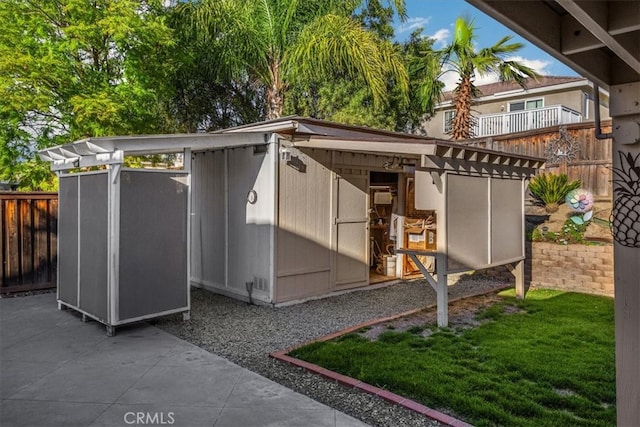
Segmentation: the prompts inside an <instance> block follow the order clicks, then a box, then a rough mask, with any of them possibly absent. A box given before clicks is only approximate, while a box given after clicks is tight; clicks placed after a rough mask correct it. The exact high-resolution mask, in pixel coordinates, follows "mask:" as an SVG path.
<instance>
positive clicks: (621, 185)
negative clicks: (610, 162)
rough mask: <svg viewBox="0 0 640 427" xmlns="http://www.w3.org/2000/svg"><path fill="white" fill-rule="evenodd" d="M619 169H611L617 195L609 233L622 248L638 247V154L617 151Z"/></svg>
mask: <svg viewBox="0 0 640 427" xmlns="http://www.w3.org/2000/svg"><path fill="white" fill-rule="evenodd" d="M618 154H619V155H620V167H619V168H613V173H614V174H615V176H616V178H617V179H614V180H613V184H614V190H615V192H616V193H617V194H616V196H617V197H616V198H615V200H614V202H613V210H612V211H611V231H612V232H613V237H614V239H615V240H616V241H617V242H618V243H620V244H621V245H624V246H630V247H635V248H639V247H640V154H638V155H636V156H635V157H634V156H632V155H631V153H623V152H622V151H619V152H618Z"/></svg>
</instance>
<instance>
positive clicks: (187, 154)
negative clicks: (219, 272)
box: [182, 148, 192, 322]
mask: <svg viewBox="0 0 640 427" xmlns="http://www.w3.org/2000/svg"><path fill="white" fill-rule="evenodd" d="M182 156H183V157H182V169H183V170H184V171H185V172H187V311H186V312H184V313H182V320H183V321H185V322H186V321H188V320H190V319H191V197H192V195H191V149H190V148H185V149H184V152H183V154H182Z"/></svg>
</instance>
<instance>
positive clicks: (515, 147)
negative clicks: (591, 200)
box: [466, 121, 613, 197]
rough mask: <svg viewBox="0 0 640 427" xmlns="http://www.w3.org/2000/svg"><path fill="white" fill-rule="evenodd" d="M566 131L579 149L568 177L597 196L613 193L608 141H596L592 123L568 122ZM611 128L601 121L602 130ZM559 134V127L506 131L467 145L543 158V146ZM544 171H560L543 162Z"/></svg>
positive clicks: (472, 141) (567, 166) (569, 168)
mask: <svg viewBox="0 0 640 427" xmlns="http://www.w3.org/2000/svg"><path fill="white" fill-rule="evenodd" d="M567 131H568V133H569V135H570V137H571V138H573V139H574V140H575V143H576V144H577V146H578V148H579V150H578V154H577V158H576V159H575V160H573V161H571V162H569V163H568V164H567V165H566V167H565V168H564V170H563V172H564V173H566V174H567V175H568V176H569V178H571V179H579V180H580V181H582V186H583V187H584V188H586V189H588V190H590V191H591V192H592V193H593V194H594V195H595V196H597V197H611V196H612V194H613V191H612V185H611V181H612V179H613V176H612V173H611V166H612V159H611V140H610V139H606V140H599V139H597V138H596V137H595V132H594V125H593V123H580V124H575V125H567ZM610 131H611V122H610V121H607V122H606V123H603V132H610ZM558 137H559V126H555V127H553V128H546V129H544V130H535V131H529V132H522V133H519V134H507V135H499V136H493V137H489V138H478V139H475V140H470V141H468V142H466V144H469V145H472V146H476V147H486V148H493V149H494V150H498V151H504V152H508V153H517V154H524V155H528V156H534V157H541V158H546V153H545V149H546V147H547V145H548V143H550V142H551V141H553V140H554V139H557V138H558ZM545 170H546V171H547V172H553V173H560V166H559V165H554V164H549V163H547V164H546V165H545Z"/></svg>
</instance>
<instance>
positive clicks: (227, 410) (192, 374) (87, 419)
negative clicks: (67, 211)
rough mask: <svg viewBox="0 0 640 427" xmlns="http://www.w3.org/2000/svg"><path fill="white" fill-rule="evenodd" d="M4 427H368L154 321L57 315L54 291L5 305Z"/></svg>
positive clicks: (1, 340)
mask: <svg viewBox="0 0 640 427" xmlns="http://www.w3.org/2000/svg"><path fill="white" fill-rule="evenodd" d="M0 347H1V350H0V351H1V352H0V398H1V399H2V402H1V407H0V425H2V426H29V427H37V426H47V427H48V426H92V427H93V426H127V425H174V426H188V427H195V426H210V427H211V426H215V427H223V426H239V427H240V426H242V427H245V426H247V427H249V426H278V427H280V426H292V427H293V426H295V427H304V426H335V427H351V426H353V427H356V426H364V425H365V424H363V423H361V422H360V421H358V420H356V419H354V418H352V417H350V416H347V415H345V414H343V413H341V412H338V411H336V410H334V409H332V408H330V407H328V406H325V405H322V404H320V403H318V402H316V401H314V400H312V399H310V398H308V397H306V396H303V395H301V394H299V393H295V392H293V391H292V390H289V389H287V388H285V387H283V386H281V385H279V384H277V383H274V382H273V381H270V380H268V379H266V378H264V377H262V376H260V375H258V374H255V373H253V372H251V371H248V370H247V369H244V368H241V367H239V366H237V365H235V364H233V363H231V362H229V361H228V360H226V359H223V358H221V357H218V356H216V355H213V354H211V353H208V352H207V351H205V350H203V349H201V348H199V347H196V346H194V345H192V344H189V343H187V342H185V341H182V340H180V339H179V338H177V337H175V336H173V335H170V334H168V333H166V332H164V331H161V330H159V329H157V328H155V327H153V326H149V325H147V324H140V325H134V326H130V327H126V328H122V329H119V330H118V334H117V335H116V336H115V337H113V338H108V337H107V336H106V334H105V329H104V326H102V325H100V324H98V323H96V322H89V323H83V322H82V321H81V318H80V315H78V314H77V313H75V312H73V311H58V310H57V305H56V301H55V294H42V295H34V296H28V297H20V298H5V299H0Z"/></svg>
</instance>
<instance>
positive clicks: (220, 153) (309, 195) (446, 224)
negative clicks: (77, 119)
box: [40, 117, 543, 325]
mask: <svg viewBox="0 0 640 427" xmlns="http://www.w3.org/2000/svg"><path fill="white" fill-rule="evenodd" d="M168 152H183V153H184V156H185V157H184V159H185V160H184V165H185V166H184V170H182V171H157V170H156V171H151V172H149V171H141V170H131V169H127V168H124V167H123V159H124V156H127V155H134V154H154V153H168ZM40 156H41V157H42V158H43V159H46V160H49V161H50V162H51V164H52V169H53V170H56V171H58V172H59V175H60V183H61V186H60V187H61V195H62V193H63V191H66V188H67V187H68V185H67V182H69V180H74V181H73V184H72V185H71V186H70V187H75V186H76V185H80V187H79V188H82V185H83V184H82V182H83V181H87V182H88V181H94V180H97V179H98V178H95V176H96V174H95V173H93V172H80V173H71V172H70V171H72V170H74V169H75V168H78V167H83V166H93V165H97V164H103V165H107V171H102V172H99V173H98V175H97V176H101V175H100V173H102V174H106V175H105V178H104V185H106V186H108V187H109V188H111V189H112V190H110V191H111V192H108V194H107V195H104V196H103V199H102V201H101V203H99V204H98V203H93V201H90V200H89V198H91V197H95V196H92V195H91V193H86V192H83V193H82V194H81V195H80V194H75V193H74V194H73V197H62V196H61V198H60V215H61V227H60V234H61V235H60V237H59V242H60V245H61V247H64V248H65V249H70V250H64V251H60V256H59V263H60V266H61V267H62V268H60V269H59V272H60V273H59V277H58V280H59V290H58V300H59V302H60V304H63V305H68V306H71V307H73V308H76V309H82V305H78V300H77V299H74V298H75V296H74V295H77V293H78V292H79V294H80V295H81V296H82V295H83V293H84V290H83V287H84V286H86V285H85V284H84V283H83V280H80V279H79V278H78V277H76V276H74V275H73V274H72V275H71V276H68V275H66V274H65V266H66V263H70V264H71V266H72V267H71V270H73V269H74V268H76V269H79V270H80V271H81V272H82V271H83V265H84V263H85V262H89V261H88V259H86V258H90V259H93V258H94V257H97V258H100V259H101V260H102V261H101V262H102V263H106V264H107V266H110V267H109V268H107V269H106V270H105V269H104V268H102V269H101V270H99V271H96V273H95V275H97V276H100V277H101V279H100V280H102V281H106V282H108V283H109V286H110V289H112V290H115V289H117V290H119V294H120V301H119V304H121V305H127V304H134V305H136V304H138V301H141V300H145V298H148V297H149V293H153V292H154V289H155V288H154V287H155V286H161V285H160V284H159V283H158V281H157V280H156V278H155V277H156V276H153V275H151V274H149V273H146V272H151V271H154V270H155V269H158V270H157V271H161V270H162V269H163V268H164V269H172V268H170V267H169V266H171V265H172V264H171V262H169V258H172V257H179V254H178V252H180V251H182V253H184V254H185V257H186V258H185V259H186V260H185V268H184V274H182V273H181V275H180V276H181V278H178V277H173V276H171V279H167V282H169V281H173V282H172V283H173V284H172V285H169V284H168V283H166V284H165V285H164V286H175V287H177V288H180V289H183V290H185V291H184V292H186V289H188V286H189V285H191V286H196V287H201V288H205V289H208V290H211V291H214V292H218V293H222V294H225V295H228V296H231V297H234V298H238V299H242V300H247V301H252V302H257V303H265V304H283V303H291V302H296V301H301V300H304V299H308V298H313V297H319V296H324V295H327V294H331V293H334V292H337V291H343V290H346V289H352V288H360V287H366V286H368V285H370V284H372V283H378V282H380V281H385V280H393V279H398V278H402V277H413V276H415V275H416V274H418V275H419V274H421V273H422V274H424V275H425V277H427V279H428V281H429V283H430V284H431V285H432V286H433V287H434V288H435V289H436V291H437V292H438V312H439V317H438V320H439V324H441V325H446V323H447V310H446V306H447V289H446V278H447V275H448V274H451V273H454V272H462V271H468V270H475V269H480V268H487V267H491V266H497V265H509V266H511V267H512V269H513V271H514V272H515V273H516V285H517V289H518V293H519V295H521V296H522V295H523V293H524V287H523V280H522V273H523V272H522V264H523V263H522V261H523V260H524V257H525V252H524V194H525V191H526V180H527V179H528V178H530V177H531V176H532V175H534V174H535V172H536V170H537V168H539V167H540V166H541V165H542V163H543V160H542V159H539V158H533V157H527V156H520V155H517V154H512V153H502V152H496V151H491V150H486V149H481V148H476V147H470V146H465V145H461V144H458V143H452V142H447V141H442V140H435V139H430V138H425V137H421V136H417V135H409V134H402V133H396V132H388V131H379V130H373V129H368V128H363V127H356V126H346V125H341V124H336V123H331V122H326V121H321V120H315V119H309V118H300V117H285V118H281V119H277V120H272V121H268V122H262V123H257V124H252V125H247V126H241V127H237V128H232V129H227V130H223V131H218V132H215V133H207V134H204V133H203V134H185V135H179V134H176V135H156V136H130V137H102V138H89V139H86V140H83V141H78V142H75V143H72V144H67V145H64V146H59V147H54V148H49V149H45V150H42V151H41V152H40ZM145 174H153V175H158V176H159V177H164V178H157V180H152V179H147V180H145V181H144V183H140V184H139V185H134V184H132V185H133V186H132V187H131V188H129V189H128V190H126V192H125V191H123V188H124V187H123V186H125V185H127V186H128V185H129V181H130V182H131V183H135V182H136V179H135V178H132V177H138V176H140V177H142V176H144V177H146V176H147V175H145ZM176 174H182V175H181V177H183V178H185V179H182V178H181V179H180V182H183V183H184V185H185V188H186V189H185V190H184V191H185V193H182V194H186V195H187V196H186V197H183V198H178V199H179V200H177V199H172V198H171V197H167V198H165V199H162V200H161V199H160V198H156V199H154V202H153V203H151V204H150V205H146V204H145V203H146V202H145V198H146V197H147V196H146V195H147V194H150V193H154V192H159V193H163V191H164V190H163V187H166V186H170V185H169V184H171V182H176V181H175V178H176V176H174V175H176ZM91 177H92V178H91ZM167 177H168V179H167ZM78 183H79V184H78ZM117 186H120V187H121V188H120V190H117V188H116V187H117ZM165 190H166V188H165ZM85 194H86V196H85ZM163 194H164V193H163ZM83 204H85V205H86V204H88V205H90V210H89V212H90V213H91V216H92V217H96V216H100V215H102V217H106V218H107V219H108V218H110V216H109V215H113V213H114V212H118V215H120V222H119V223H117V222H113V221H116V220H115V219H111V221H112V223H111V225H110V226H109V227H111V228H107V230H111V231H112V232H110V233H108V234H109V243H108V248H107V251H106V252H104V251H102V252H99V253H96V254H91V255H86V257H85V258H83V257H82V256H78V254H79V253H85V251H84V249H83V246H84V245H86V242H85V241H84V240H83V239H82V238H78V237H77V236H76V235H75V234H74V232H73V230H74V229H80V230H81V231H82V232H83V233H84V234H81V235H87V233H91V231H89V230H88V229H87V230H84V229H83V228H82V227H83V225H82V224H81V225H80V226H79V227H78V226H76V223H75V222H74V221H77V219H74V220H73V221H71V223H72V225H71V227H70V229H71V230H69V229H68V228H65V227H66V226H65V224H67V223H66V222H64V218H62V217H65V216H67V217H73V216H74V215H75V214H74V212H80V215H82V209H78V208H77V206H78V205H80V206H82V205H83ZM181 209H184V215H182V216H180V215H178V214H177V213H176V214H174V215H173V216H170V215H168V214H167V215H166V216H164V215H163V214H160V215H157V216H154V218H156V217H157V218H158V220H154V221H147V222H146V223H145V221H141V220H140V219H141V218H140V217H142V218H143V217H144V215H141V214H140V212H143V211H144V210H153V211H154V212H160V213H162V212H165V211H167V212H169V211H173V210H177V211H180V210H181ZM132 211H135V212H138V213H137V214H134V213H133V212H132ZM109 212H111V213H109ZM187 213H188V215H187ZM127 216H134V217H138V220H137V222H136V228H128V229H127V231H126V232H125V226H128V225H126V224H128V221H129V219H126V218H125V217H127ZM123 218H125V219H123ZM182 218H184V222H183V221H182ZM81 223H82V221H81ZM183 224H184V225H183ZM83 230H84V231H83ZM118 230H120V231H119V232H118ZM176 230H183V231H184V233H185V234H184V237H185V238H184V239H182V237H181V234H180V233H182V231H180V232H178V231H176ZM158 233H168V234H169V235H170V236H167V239H166V240H165V241H164V242H159V241H153V239H152V237H153V236H154V235H155V234H158ZM89 235H90V234H89ZM133 236H135V237H133ZM183 240H184V243H182V242H183ZM145 242H146V243H145ZM64 245H70V247H69V248H67V247H66V246H64ZM74 245H75V247H76V249H75V250H73V248H71V246H74ZM145 245H146V246H145ZM168 249H171V251H169V250H168ZM107 253H110V254H111V258H109V259H119V260H120V263H119V265H120V268H122V265H124V264H127V265H131V264H132V263H135V264H136V265H137V267H136V268H133V269H131V271H129V273H131V277H128V276H126V274H124V275H123V273H122V271H121V272H120V274H115V273H114V270H113V268H114V266H113V265H110V264H109V263H112V261H108V260H105V257H106V256H107ZM125 260H126V262H125ZM92 262H94V261H92ZM128 268H130V267H128ZM181 271H182V270H181ZM127 274H128V273H127ZM167 277H169V276H167ZM70 284H71V285H70ZM67 286H71V288H72V289H75V291H73V290H70V291H67ZM128 288H131V289H137V290H136V291H133V290H131V291H130V292H127V291H126V290H125V289H128ZM96 291H97V292H103V289H102V288H98V289H97V290H96V289H94V290H89V289H87V291H86V292H89V293H91V292H96ZM67 292H69V294H67ZM74 292H76V293H74ZM186 293H187V294H188V292H186ZM124 295H126V298H131V299H132V301H129V302H125V301H122V298H123V297H124ZM91 298H97V297H91ZM101 298H102V297H101ZM181 298H182V297H181ZM170 299H171V298H170ZM134 301H135V302H134ZM110 309H111V311H112V314H113V315H114V316H115V317H114V319H115V322H111V323H112V324H116V325H117V324H119V323H117V322H119V321H122V319H121V318H119V317H118V313H117V310H116V311H114V307H113V305H112V306H111V308H110ZM188 309H189V306H188V299H187V304H186V306H184V305H182V304H177V305H176V307H173V308H171V309H169V310H170V311H171V310H182V311H188ZM167 312H168V311H167V310H165V309H164V307H162V309H160V308H158V309H157V310H156V311H155V312H153V313H149V314H146V315H145V316H154V315H163V314H166V313H167ZM88 314H91V315H93V313H88ZM136 314H138V313H136ZM93 317H96V318H98V317H97V316H93ZM125 317H126V316H125ZM140 318H141V317H140V316H133V317H130V320H132V321H133V320H138V319H140ZM128 319H129V318H128ZM99 320H101V321H105V319H104V318H103V317H99Z"/></svg>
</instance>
